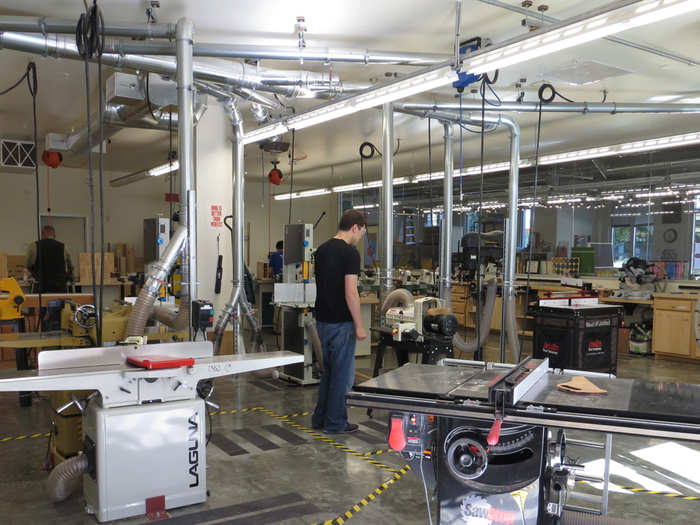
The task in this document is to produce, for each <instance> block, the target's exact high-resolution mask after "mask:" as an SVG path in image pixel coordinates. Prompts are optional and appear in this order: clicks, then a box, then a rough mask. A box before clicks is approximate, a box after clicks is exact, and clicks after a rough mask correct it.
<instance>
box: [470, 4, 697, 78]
mask: <svg viewBox="0 0 700 525" xmlns="http://www.w3.org/2000/svg"><path fill="white" fill-rule="evenodd" d="M697 9H700V2H698V0H647V1H644V2H629V1H623V2H617V4H614V5H612V6H610V7H609V8H608V9H605V10H604V11H601V10H598V11H597V12H589V13H584V14H582V15H581V16H579V17H577V18H576V19H573V20H571V21H563V22H562V23H560V24H555V25H553V26H549V27H547V28H543V29H539V30H537V31H533V32H532V33H530V34H529V35H527V36H526V37H520V38H517V39H514V40H511V41H510V42H509V43H507V44H506V45H503V46H501V47H499V48H498V49H493V50H490V49H489V50H488V51H486V52H483V53H478V54H475V56H474V57H473V58H470V59H467V60H465V62H464V65H463V70H465V71H466V72H467V73H471V74H474V75H478V74H481V73H486V72H489V71H495V70H496V69H503V68H505V67H508V66H512V65H515V64H521V63H523V62H526V61H528V60H532V59H534V58H540V57H543V56H546V55H549V54H552V53H556V52H558V51H562V50H564V49H569V48H572V47H574V46H578V45H581V44H585V43H587V42H592V41H594V40H598V39H601V38H605V37H608V36H610V35H613V34H616V33H620V32H622V31H627V30H629V29H633V28H637V27H641V26H645V25H647V24H651V23H655V22H660V21H662V20H666V19H668V18H671V17H675V16H679V15H682V14H685V13H689V12H691V11H695V10H697Z"/></svg>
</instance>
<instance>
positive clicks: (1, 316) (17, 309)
mask: <svg viewBox="0 0 700 525" xmlns="http://www.w3.org/2000/svg"><path fill="white" fill-rule="evenodd" d="M23 304H24V294H23V293H22V289H21V288H20V287H19V285H18V284H17V281H16V280H15V279H14V278H12V277H10V278H9V279H2V280H0V321H14V320H16V319H21V318H22V305H23Z"/></svg>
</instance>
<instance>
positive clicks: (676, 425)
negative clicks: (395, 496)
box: [346, 358, 700, 525]
mask: <svg viewBox="0 0 700 525" xmlns="http://www.w3.org/2000/svg"><path fill="white" fill-rule="evenodd" d="M346 401H347V404H348V405H349V406H356V407H364V408H370V409H375V410H386V411H387V412H388V418H389V425H388V436H387V439H388V443H389V446H390V447H391V448H392V449H394V450H396V451H398V452H400V453H401V455H402V456H403V457H404V459H406V460H407V461H409V463H410V465H411V466H412V468H413V471H414V473H416V474H417V475H418V477H419V478H420V479H421V480H422V481H423V483H424V484H425V485H426V493H427V490H428V488H431V489H434V488H435V487H437V498H438V505H439V520H438V522H439V523H441V524H457V523H460V524H464V523H467V524H474V525H476V524H479V525H491V524H494V525H496V524H504V525H512V524H525V525H535V524H537V525H544V524H553V523H563V524H566V523H567V522H569V519H572V520H573V519H574V515H573V514H571V513H569V509H572V508H575V507H574V506H573V505H569V504H567V498H568V496H569V495H571V492H572V488H573V487H574V482H575V480H576V479H577V478H578V479H584V480H585V476H584V474H583V473H582V472H581V470H582V469H583V467H582V466H581V465H575V464H572V463H571V462H570V461H569V460H568V459H567V455H566V447H567V441H566V434H565V431H566V430H567V429H581V430H589V431H590V430H593V431H600V432H603V433H606V434H607V436H608V439H609V446H607V445H606V447H605V448H606V461H607V462H608V463H609V459H610V451H609V449H610V448H611V446H612V434H614V433H621V434H634V435H643V436H648V437H659V438H669V439H679V440H691V441H700V406H699V405H698V401H700V386H698V385H686V384H678V383H655V382H648V381H640V380H632V379H619V378H615V377H614V376H607V375H603V374H599V373H591V372H579V371H561V370H557V371H555V370H552V369H550V368H549V363H548V361H547V360H546V359H545V360H542V361H541V360H536V359H532V358H528V359H526V360H525V361H523V362H522V363H519V364H518V365H515V366H513V365H494V364H486V363H481V362H475V361H459V360H454V359H452V360H443V361H442V362H441V365H419V364H412V363H409V364H406V365H404V366H402V367H400V368H398V369H395V370H392V371H390V372H388V373H386V374H383V375H381V376H379V377H376V378H373V379H371V380H369V381H366V382H364V383H362V384H359V385H357V386H355V387H354V389H353V390H352V391H351V392H349V393H348V394H347V395H346ZM572 443H573V441H572ZM582 443H587V442H579V444H582ZM595 448H603V446H600V447H595ZM588 481H591V480H588ZM599 481H602V480H599ZM604 491H605V507H606V506H607V476H606V479H605V488H604ZM565 507H566V509H567V512H564V509H565ZM606 511H607V509H606V508H603V512H598V514H605V513H606ZM575 516H576V520H577V521H576V523H587V521H586V520H587V519H594V518H595V519H599V520H600V519H604V518H601V516H593V517H590V515H589V518H586V517H585V516H586V515H583V514H580V513H576V514H575ZM590 523H604V521H591V522H590ZM617 523H619V522H617Z"/></svg>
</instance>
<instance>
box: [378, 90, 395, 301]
mask: <svg viewBox="0 0 700 525" xmlns="http://www.w3.org/2000/svg"><path fill="white" fill-rule="evenodd" d="M382 146H383V147H382V150H383V151H384V155H383V157H382V191H381V202H380V208H379V231H380V243H381V247H382V249H381V264H382V269H381V272H380V275H379V279H380V284H381V291H380V304H381V302H383V301H384V298H385V297H386V296H387V295H388V294H389V293H390V292H391V289H392V288H393V282H392V274H393V265H394V206H393V204H394V185H393V184H394V155H393V152H394V109H393V107H392V105H391V103H388V104H383V105H382Z"/></svg>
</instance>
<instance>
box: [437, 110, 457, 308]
mask: <svg viewBox="0 0 700 525" xmlns="http://www.w3.org/2000/svg"><path fill="white" fill-rule="evenodd" d="M442 125H443V127H444V129H445V136H444V139H445V140H444V141H445V176H444V178H443V180H442V191H443V194H444V206H443V219H442V230H441V231H440V299H442V300H443V301H445V304H446V305H447V306H449V305H450V303H451V297H450V288H451V287H452V179H453V171H454V162H453V138H454V131H453V129H452V122H447V121H443V123H442Z"/></svg>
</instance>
